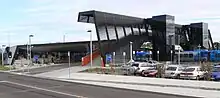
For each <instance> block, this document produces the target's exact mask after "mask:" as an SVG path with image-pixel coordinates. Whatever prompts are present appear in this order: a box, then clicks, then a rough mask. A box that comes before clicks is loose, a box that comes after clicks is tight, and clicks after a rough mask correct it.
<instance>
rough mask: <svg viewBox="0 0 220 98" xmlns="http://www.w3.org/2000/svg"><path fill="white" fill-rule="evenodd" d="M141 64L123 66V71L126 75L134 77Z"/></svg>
mask: <svg viewBox="0 0 220 98" xmlns="http://www.w3.org/2000/svg"><path fill="white" fill-rule="evenodd" d="M138 66H139V63H130V64H126V65H123V66H122V68H121V70H122V73H123V74H124V75H134V73H135V71H136V70H137V69H138Z"/></svg>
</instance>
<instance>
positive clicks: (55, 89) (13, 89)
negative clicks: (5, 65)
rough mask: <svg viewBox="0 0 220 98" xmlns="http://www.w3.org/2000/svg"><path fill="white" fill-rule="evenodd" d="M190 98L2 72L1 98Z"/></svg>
mask: <svg viewBox="0 0 220 98" xmlns="http://www.w3.org/2000/svg"><path fill="white" fill-rule="evenodd" d="M79 97H80V98H190V97H183V96H177V95H169V94H161V93H152V92H143V91H134V90H126V89H117V88H109V87H102V86H94V85H88V84H80V83H72V82H63V81H57V80H50V79H43V78H36V77H29V76H21V75H15V74H9V73H2V72H0V98H79Z"/></svg>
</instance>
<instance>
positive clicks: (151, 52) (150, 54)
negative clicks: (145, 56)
mask: <svg viewBox="0 0 220 98" xmlns="http://www.w3.org/2000/svg"><path fill="white" fill-rule="evenodd" d="M151 54H152V51H150V60H151Z"/></svg>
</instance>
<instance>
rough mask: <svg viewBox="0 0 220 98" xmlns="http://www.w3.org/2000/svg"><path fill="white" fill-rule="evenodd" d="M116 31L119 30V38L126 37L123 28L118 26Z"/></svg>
mask: <svg viewBox="0 0 220 98" xmlns="http://www.w3.org/2000/svg"><path fill="white" fill-rule="evenodd" d="M116 29H117V33H118V38H122V37H124V36H125V34H124V30H123V28H122V27H119V26H117V27H116Z"/></svg>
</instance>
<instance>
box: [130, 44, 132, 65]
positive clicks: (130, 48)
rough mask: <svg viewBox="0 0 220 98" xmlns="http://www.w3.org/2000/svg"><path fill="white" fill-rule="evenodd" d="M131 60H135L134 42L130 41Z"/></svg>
mask: <svg viewBox="0 0 220 98" xmlns="http://www.w3.org/2000/svg"><path fill="white" fill-rule="evenodd" d="M130 60H131V61H130V62H133V42H130Z"/></svg>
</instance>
